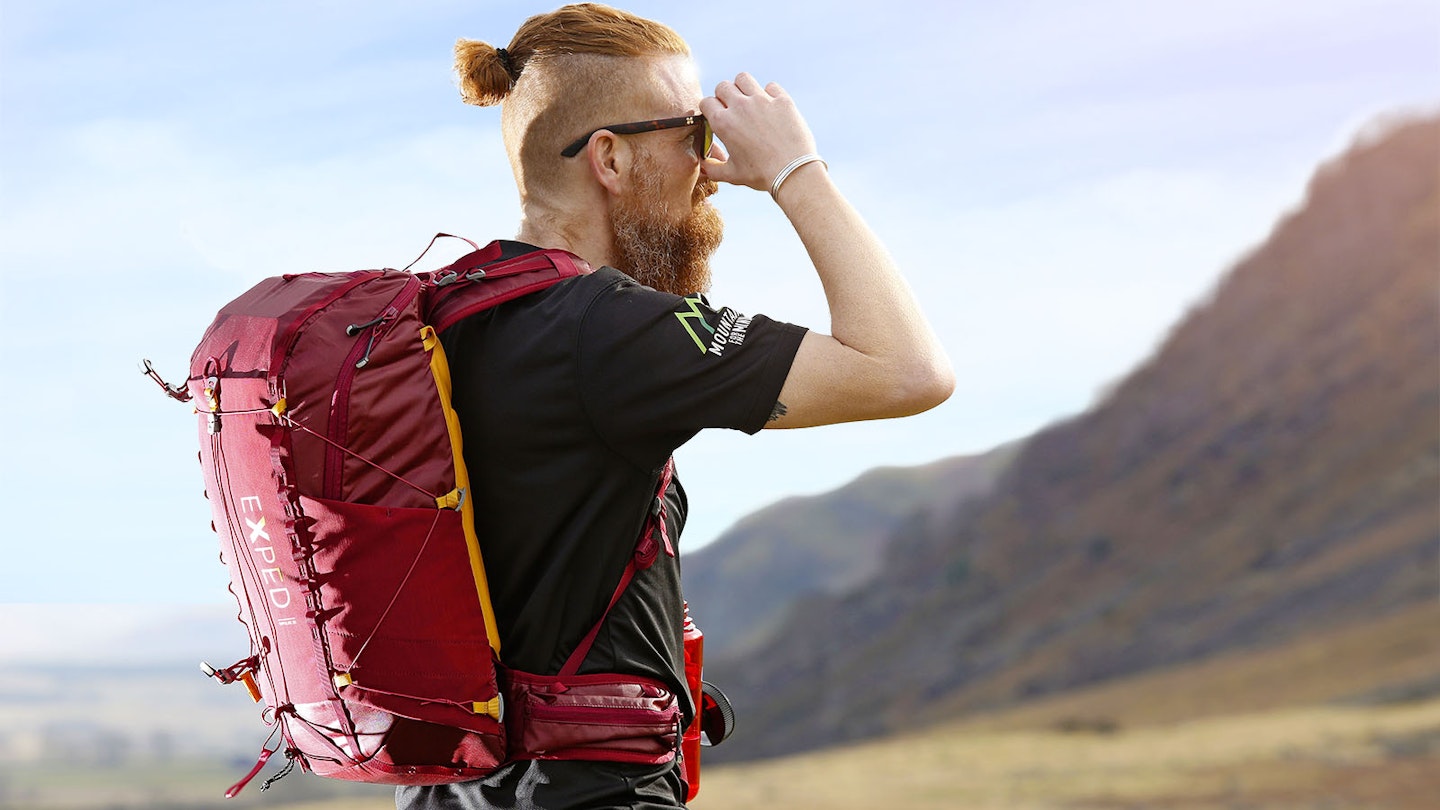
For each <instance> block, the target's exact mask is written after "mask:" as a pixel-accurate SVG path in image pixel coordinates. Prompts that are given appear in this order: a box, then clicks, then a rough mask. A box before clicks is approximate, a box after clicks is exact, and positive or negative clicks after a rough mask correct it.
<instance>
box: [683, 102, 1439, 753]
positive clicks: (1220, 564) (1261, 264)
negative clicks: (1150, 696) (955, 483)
mask: <svg viewBox="0 0 1440 810" xmlns="http://www.w3.org/2000/svg"><path fill="white" fill-rule="evenodd" d="M1437 167H1440V121H1435V120H1429V121H1423V122H1411V123H1408V124H1404V125H1398V126H1395V127H1393V128H1392V129H1391V130H1389V131H1388V132H1387V133H1385V134H1384V135H1383V137H1374V138H1370V139H1368V140H1365V141H1363V142H1360V143H1357V144H1356V145H1355V146H1354V147H1353V148H1352V149H1351V150H1350V151H1349V152H1348V153H1347V154H1345V155H1343V156H1342V157H1341V158H1339V159H1337V160H1335V161H1333V162H1332V163H1330V164H1328V165H1327V166H1325V167H1323V168H1322V169H1321V170H1320V171H1319V173H1318V174H1317V175H1316V177H1315V178H1314V180H1313V181H1312V183H1311V185H1310V187H1309V189H1308V194H1307V199H1306V202H1305V204H1304V206H1303V208H1302V209H1301V210H1300V211H1298V212H1296V213H1294V214H1293V215H1291V216H1289V217H1287V218H1286V219H1285V220H1283V221H1282V222H1281V223H1280V224H1279V225H1278V226H1277V227H1276V229H1275V230H1274V231H1273V233H1272V234H1271V236H1270V238H1269V239H1268V240H1267V241H1266V243H1265V244H1264V245H1262V246H1261V247H1260V248H1258V249H1257V250H1256V251H1255V252H1254V253H1253V254H1251V255H1250V256H1248V257H1247V258H1245V259H1244V260H1242V261H1241V262H1240V263H1239V264H1238V265H1237V266H1236V267H1235V268H1233V270H1232V271H1231V272H1230V273H1229V274H1228V276H1227V277H1226V279H1225V280H1224V281H1223V282H1222V284H1221V285H1220V287H1219V289H1218V290H1217V291H1216V293H1215V295H1214V296H1213V298H1212V299H1211V300H1210V301H1209V302H1207V303H1205V304H1204V305H1203V306H1201V307H1199V308H1197V309H1196V310H1195V311H1194V312H1192V313H1191V314H1190V315H1189V316H1188V317H1187V318H1186V319H1185V320H1184V321H1183V322H1182V323H1181V324H1180V325H1179V326H1178V327H1177V328H1176V329H1175V330H1174V332H1173V333H1172V334H1171V335H1170V337H1169V338H1168V339H1167V340H1166V342H1165V343H1164V345H1163V346H1162V347H1161V349H1160V350H1159V351H1158V352H1157V353H1156V354H1155V355H1154V356H1153V357H1152V358H1151V360H1149V361H1148V362H1147V363H1145V364H1144V365H1143V366H1142V367H1141V368H1140V369H1138V370H1137V371H1136V372H1134V373H1133V374H1132V375H1130V376H1129V377H1128V378H1127V379H1126V380H1125V381H1123V383H1122V384H1121V385H1119V386H1118V387H1117V388H1116V389H1115V390H1114V391H1113V392H1112V394H1111V395H1110V396H1109V397H1108V398H1107V399H1106V400H1105V401H1104V402H1103V403H1101V404H1100V405H1099V406H1098V407H1096V408H1095V409H1093V410H1092V411H1091V412H1089V413H1087V414H1084V415H1082V416H1081V417H1079V418H1076V419H1074V420H1072V421H1070V422H1068V423H1064V424H1060V425H1057V426H1054V427H1052V428H1051V429H1048V430H1046V431H1044V432H1042V433H1041V434H1039V435H1037V436H1035V437H1033V438H1032V439H1030V440H1029V441H1027V443H1026V445H1025V446H1024V449H1023V450H1022V451H1021V452H1020V455H1019V457H1018V458H1017V459H1016V460H1015V461H1014V463H1013V464H1012V465H1011V466H1010V467H1009V468H1008V469H1007V471H1006V473H1005V474H1004V476H1002V479H1001V480H1000V481H999V482H998V483H997V484H996V486H995V489H994V491H993V492H992V493H991V494H990V495H989V496H988V497H985V498H982V499H979V500H968V501H957V502H956V503H955V504H954V505H953V506H952V507H951V512H950V515H949V516H948V519H945V520H934V521H930V522H928V523H925V524H919V525H908V526H906V528H905V529H904V530H902V531H901V532H900V533H898V534H897V535H896V536H895V537H894V538H892V540H891V541H890V543H891V545H890V553H887V554H886V556H885V562H884V564H883V566H882V568H881V569H880V571H879V573H878V574H877V575H876V576H875V577H874V578H872V579H871V580H870V581H868V582H866V583H864V584H863V585H862V586H860V587H857V588H855V589H852V590H851V591H850V592H848V593H846V594H844V595H841V596H837V597H828V598H822V599H817V600H812V601H811V602H809V603H807V605H806V608H805V609H804V610H803V611H796V612H795V613H793V614H792V616H791V618H790V620H789V621H788V622H787V623H786V625H785V626H784V627H783V628H782V630H781V631H780V633H779V635H778V636H777V637H776V640H775V641H774V642H773V643H770V644H767V645H766V646H765V647H764V648H763V649H762V650H760V651H757V652H756V653H755V654H752V655H749V656H747V657H746V660H744V661H743V662H742V661H728V662H727V661H715V662H711V665H710V666H709V667H708V668H707V669H708V670H709V677H710V679H711V680H715V681H716V682H718V683H721V684H723V685H725V686H726V687H727V690H728V691H730V692H733V693H734V695H733V696H734V697H736V702H737V703H738V704H740V705H741V706H742V709H741V712H742V714H741V723H742V729H743V732H744V733H743V734H737V736H736V738H735V739H734V740H733V741H732V742H731V743H727V745H726V747H725V748H723V749H717V750H716V752H715V753H716V755H717V758H733V757H736V756H740V757H753V756H761V755H770V754H775V753H781V752H785V751H793V750H801V749H805V748H813V747H817V746H820V745H825V744H830V743H835V742H839V741H843V740H847V739H854V738H858V737H865V736H871V735H875V734H881V733H885V732H888V731H891V730H895V729H900V728H906V727H910V726H914V725H917V724H922V723H925V722H929V721H932V720H934V719H936V718H937V717H939V716H944V715H945V714H947V713H948V714H957V713H963V712H971V711H975V710H977V709H982V708H994V707H1000V706H1007V705H1013V704H1015V703H1018V702H1020V701H1023V700H1025V699H1028V698H1031V697H1034V696H1038V695H1042V694H1049V693H1055V692H1059V691H1062V690H1066V689H1071V688H1074V687H1076V686H1080V685H1084V684H1090V683H1096V682H1100V681H1104V680H1108V679H1113V678H1116V677H1119V676H1122V675H1127V674H1133V673H1136V672H1141V671H1145V670H1149V669H1153V668H1156V667H1161V666H1165V665H1172V664H1178V663H1181V662H1186V661H1193V660H1196V659H1200V658H1204V657H1207V656H1211V655H1214V654H1217V653H1220V652H1223V651H1231V650H1236V649H1245V648H1258V647H1265V646H1268V645H1273V644H1276V643H1279V642H1282V641H1286V640H1291V639H1296V638H1302V637H1305V636H1306V635H1307V634H1308V633H1312V632H1315V631H1317V630H1318V629H1321V628H1332V627H1335V626H1340V625H1344V624H1347V623H1352V622H1356V621H1361V620H1367V619H1373V618H1375V617H1379V616H1384V615H1387V614H1388V613H1390V612H1393V611H1396V610H1400V609H1403V608H1405V607H1406V606H1409V605H1413V604H1415V603H1417V602H1420V601H1423V600H1426V599H1433V598H1434V596H1435V593H1436V581H1435V572H1436V570H1437V564H1440V559H1437V551H1440V515H1437V506H1436V497H1435V496H1436V493H1437V491H1440V435H1437V426H1440V363H1437V342H1436V339H1437V327H1440V313H1437V300H1436V280H1437V279H1436V269H1437V267H1440V182H1437V181H1440V171H1437ZM1355 665H1356V666H1363V665H1364V664H1363V662H1355Z"/></svg>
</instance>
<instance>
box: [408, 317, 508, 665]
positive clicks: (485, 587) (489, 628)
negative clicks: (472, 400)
mask: <svg viewBox="0 0 1440 810" xmlns="http://www.w3.org/2000/svg"><path fill="white" fill-rule="evenodd" d="M420 340H421V342H423V343H424V344H425V351H427V352H430V373H431V374H433V375H434V376H435V387H436V388H437V389H438V390H439V391H440V407H441V408H443V409H444V410H445V426H446V427H447V428H448V429H449V431H450V452H451V455H452V456H453V457H454V459H455V486H456V489H457V492H456V493H452V494H456V495H457V496H458V490H465V491H466V492H469V490H470V475H469V473H467V472H466V471H465V456H464V455H463V454H462V452H461V450H462V447H463V445H462V444H461V441H460V417H459V415H457V414H456V413H455V409H454V408H452V407H450V387H451V386H450V364H449V363H447V362H445V348H444V347H443V346H441V345H440V338H439V337H438V336H437V335H436V334H435V329H434V327H431V326H425V327H422V328H421V329H420ZM457 499H458V500H459V501H460V503H459V506H460V519H461V522H462V524H463V525H464V527H465V545H466V547H468V548H469V550H470V570H471V572H472V573H473V574H474V575H475V592H476V593H477V594H478V595H479V597H480V610H481V611H482V612H483V613H484V614H485V634H486V635H487V636H489V637H490V647H491V649H493V650H494V651H495V655H496V656H497V657H498V656H499V655H500V630H499V627H498V626H497V625H496V624H495V608H494V606H493V605H491V604H490V582H489V580H487V579H486V578H485V561H484V560H482V559H481V558H480V540H479V538H478V537H476V536H475V499H474V498H468V497H467V498H463V499H459V498H457ZM447 500H448V499H447ZM451 508H454V507H453V506H452V507H451Z"/></svg>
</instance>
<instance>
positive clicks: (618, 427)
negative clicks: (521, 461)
mask: <svg viewBox="0 0 1440 810" xmlns="http://www.w3.org/2000/svg"><path fill="white" fill-rule="evenodd" d="M617 275H619V276H620V279H621V280H620V281H618V282H617V283H616V284H615V285H613V286H611V287H608V288H607V289H606V291H605V292H604V293H603V294H601V295H598V296H597V297H596V298H595V299H594V300H593V301H592V302H591V303H590V305H589V307H588V308H587V310H586V313H585V316H584V318H583V320H582V321H581V326H580V341H579V343H580V345H579V347H578V352H579V371H580V378H579V379H580V385H581V389H582V390H581V398H582V401H583V402H584V405H585V408H586V410H587V411H588V414H589V417H590V420H591V422H592V423H593V424H594V425H595V429H596V431H597V432H598V433H599V434H600V437H601V439H602V440H604V441H605V442H606V443H608V444H609V445H610V446H611V447H612V448H613V449H615V450H616V451H617V452H619V453H621V454H622V455H625V456H627V457H629V458H630V459H631V460H632V461H633V462H634V463H636V464H637V465H640V466H644V467H651V466H654V465H656V464H658V463H660V462H662V461H663V460H664V458H665V457H666V456H668V455H669V454H670V453H671V452H673V451H674V449H675V448H676V447H679V446H680V445H681V444H684V443H685V442H686V441H687V440H689V439H690V438H691V437H692V436H694V435H695V434H696V433H697V432H698V431H700V430H701V429H703V428H709V427H725V428H734V429H737V430H743V431H745V432H747V433H755V432H757V431H759V430H760V429H761V428H762V427H764V426H765V423H766V421H767V420H768V419H769V418H770V413H771V411H772V410H773V409H774V407H775V402H776V400H777V399H778V398H779V396H780V389H781V387H782V386H783V385H784V384H785V377H786V376H787V375H788V374H789V373H790V365H791V363H792V362H793V361H794V359H795V353H796V351H798V350H799V348H800V341H801V339H802V338H803V337H804V336H805V332H806V330H805V329H804V328H803V327H799V326H795V325H793V324H788V323H783V322H780V321H775V320H771V319H770V318H767V317H765V316H764V315H756V316H754V317H747V316H745V315H742V314H741V313H739V312H736V311H735V310H733V309H730V308H728V307H722V308H718V309H717V308H715V307H713V306H711V304H710V303H709V302H708V301H706V300H705V298H704V297H703V296H699V295H695V296H687V297H683V298H682V297H680V296H676V295H670V294H668V293H661V292H657V291H655V290H652V289H650V288H648V287H643V286H641V285H639V284H637V283H635V282H634V281H632V280H630V279H629V278H628V277H625V276H623V275H621V274H618V273H617Z"/></svg>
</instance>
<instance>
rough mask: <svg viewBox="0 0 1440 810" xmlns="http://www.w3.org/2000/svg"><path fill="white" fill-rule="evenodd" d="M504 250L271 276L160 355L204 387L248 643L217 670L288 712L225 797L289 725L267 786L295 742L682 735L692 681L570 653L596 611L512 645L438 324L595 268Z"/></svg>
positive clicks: (574, 749)
mask: <svg viewBox="0 0 1440 810" xmlns="http://www.w3.org/2000/svg"><path fill="white" fill-rule="evenodd" d="M467 241H468V240H467ZM432 244H433V241H432ZM471 244H472V246H474V243H471ZM500 256H501V249H500V245H499V243H491V244H490V245H488V246H486V247H485V248H483V249H482V248H479V247H476V250H475V251H474V252H472V253H470V254H468V255H466V256H464V257H462V258H461V259H460V260H458V261H457V262H455V263H454V264H452V265H450V266H448V267H445V268H443V269H441V270H437V271H434V272H431V273H420V274H411V273H408V272H405V271H399V270H362V271H357V272H352V273H306V274H303V275H286V276H281V277H278V278H270V279H267V280H265V281H262V282H260V283H259V284H257V285H256V286H255V287H254V288H252V289H251V290H249V291H248V292H246V293H245V294H244V295H241V296H240V297H239V298H237V299H235V300H234V301H232V302H231V303H230V304H228V305H226V306H225V307H224V308H223V309H222V310H221V311H220V313H219V315H218V316H216V318H215V321H214V323H213V324H212V325H211V326H210V328H209V330H208V331H207V332H206V333H205V336H204V338H202V339H201V341H200V345H199V346H198V347H197V348H196V349H195V353H194V355H193V357H192V358H191V367H190V377H189V380H188V383H187V386H186V387H185V388H183V389H182V388H179V387H178V386H171V385H168V384H166V383H165V382H164V381H163V380H161V379H160V377H159V375H158V374H156V373H155V372H154V370H153V368H151V367H150V365H149V363H148V361H147V362H146V370H147V374H149V375H150V376H151V377H153V378H154V379H155V380H156V382H158V383H160V384H161V386H162V387H164V388H165V389H166V391H167V392H168V393H169V394H170V395H171V396H172V397H174V398H176V399H179V400H181V401H190V402H194V403H195V404H196V408H195V410H196V412H197V413H198V414H199V415H200V448H201V449H200V463H201V466H202V467H203V468H204V474H205V490H206V495H207V497H208V498H209V499H210V502H211V506H212V509H213V512H214V516H215V521H214V524H213V525H214V527H215V529H216V531H217V533H218V534H219V538H220V548H221V556H222V558H223V559H224V561H225V564H226V566H227V567H228V568H229V571H230V580H231V585H230V589H231V591H232V592H233V593H234V595H235V598H236V600H237V602H238V603H239V607H240V614H239V618H240V620H241V621H242V622H243V623H244V625H245V626H246V629H247V630H248V631H249V635H250V655H249V656H248V657H246V658H244V659H242V660H241V661H238V662H237V663H235V664H233V665H231V666H229V667H226V668H224V669H215V668H213V667H210V666H209V665H208V664H207V665H202V667H203V668H204V669H205V670H206V672H207V674H210V675H212V676H214V677H216V678H218V679H219V680H220V681H221V682H224V683H231V682H235V681H240V682H243V683H244V684H245V685H246V686H247V688H248V689H249V690H250V692H251V695H252V696H253V697H254V698H255V700H256V701H257V702H263V703H264V704H265V707H266V708H265V710H264V713H263V717H264V718H265V721H266V723H267V724H269V725H271V726H272V727H273V730H272V732H271V738H270V739H268V740H267V741H266V743H265V745H263V746H262V750H261V755H260V761H259V762H257V763H256V765H255V767H254V769H252V770H251V772H250V773H249V774H248V775H247V776H246V777H245V778H244V779H242V780H241V781H240V782H239V783H237V784H236V785H235V786H234V787H232V788H231V789H230V790H229V791H228V792H227V794H226V795H227V796H234V795H235V794H236V793H238V792H239V791H240V790H241V789H242V788H243V787H244V786H245V784H246V783H248V782H249V781H250V779H252V778H253V777H254V776H255V775H256V774H257V773H259V771H260V769H261V768H262V767H263V766H264V764H265V762H266V761H267V760H268V759H269V758H270V756H271V755H273V754H274V753H275V751H277V750H280V748H281V745H282V744H281V743H275V744H274V745H273V746H272V745H271V742H272V741H273V739H274V737H275V734H276V733H277V732H278V733H279V734H280V736H281V737H282V738H283V748H284V752H285V755H286V756H287V757H288V758H289V759H290V760H291V762H290V764H289V765H288V766H287V767H286V769H285V771H283V772H282V773H281V774H279V775H277V776H275V777H272V778H271V780H269V781H267V782H266V784H265V787H268V786H269V784H270V782H273V781H274V780H275V779H278V778H279V777H280V776H283V775H284V773H285V772H288V771H289V769H290V768H291V767H293V766H294V765H295V764H296V763H298V764H299V765H300V766H301V767H302V768H303V769H304V770H307V771H312V772H314V773H317V774H320V775H322V776H329V777H334V778H339V779H348V780H354V781H362V782H380V783H388V784H405V785H425V784H439V783H444V782H459V781H466V780H471V779H476V778H479V777H482V776H485V775H486V774H488V773H490V772H492V771H493V770H494V769H495V768H496V767H498V766H499V765H501V764H503V763H505V762H507V761H510V760H514V759H592V760H605V761H621V762H637V763H652V764H653V763H662V762H668V761H670V760H671V759H673V758H674V757H675V756H676V755H677V751H678V749H679V747H680V733H679V732H680V729H679V728H678V726H679V723H680V718H681V710H680V706H679V699H677V696H676V695H674V694H673V693H672V692H671V691H670V690H669V689H668V688H667V687H666V686H665V685H664V684H663V683H661V682H659V681H654V680H651V679H646V678H639V677H634V676H621V675H613V676H612V675H583V676H581V675H577V674H575V673H576V671H577V670H578V669H579V666H580V663H581V662H582V661H583V659H584V657H585V654H586V653H587V652H588V651H589V647H590V643H591V642H592V641H593V640H594V637H595V630H598V629H599V626H600V622H603V621H604V616H603V615H602V616H601V617H600V621H598V622H597V623H596V625H595V628H594V629H593V630H592V631H591V632H590V634H589V635H588V636H587V637H586V639H585V640H584V641H583V642H582V643H581V645H580V646H579V647H578V648H577V649H576V650H575V651H574V653H573V654H572V655H571V656H570V660H569V661H568V662H567V664H566V666H565V668H564V670H562V672H561V673H560V675H557V676H540V675H533V674H529V673H523V672H516V671H512V670H508V669H506V668H505V667H504V666H503V665H501V664H500V659H499V654H500V638H499V633H498V632H497V630H496V625H495V617H494V612H493V610H492V608H491V605H490V594H489V588H488V585H487V583H486V579H485V567H484V563H483V561H482V560H481V556H480V547H479V543H478V540H477V538H476V536H475V529H474V520H473V513H472V505H471V499H470V498H469V497H468V492H469V481H468V478H467V475H466V471H465V462H464V458H463V456H462V453H461V441H460V433H459V423H458V420H457V417H456V415H455V412H454V411H453V410H452V409H451V407H450V377H449V370H448V367H447V365H446V362H445V356H444V350H443V349H442V348H441V344H440V340H439V334H440V333H442V332H443V331H445V329H447V328H448V327H449V326H451V325H453V324H455V323H456V322H458V321H459V320H460V319H462V318H465V317H466V316H468V315H471V314H474V313H476V312H479V311H482V310H485V309H488V308H490V307H493V306H496V305H498V304H500V303H503V302H505V301H509V300H511V299H514V298H517V297H519V296H522V295H526V294H527V293H530V292H534V291H537V290H541V289H545V288H547V287H549V286H550V285H552V284H554V283H556V282H559V281H562V280H564V279H567V278H571V277H574V276H576V275H579V274H580V273H582V272H585V268H586V265H585V263H584V261H583V260H581V259H580V258H578V257H576V256H574V255H572V254H570V253H566V252H564V251H558V250H542V251H538V252H534V253H528V254H525V255H522V256H519V257H516V258H513V259H509V260H505V261H500ZM670 475H671V467H670V465H667V466H666V469H665V471H664V473H663V474H662V475H661V477H660V478H661V480H660V481H659V482H658V491H659V493H660V494H663V493H664V491H665V487H666V486H668V484H669V479H670ZM657 497H658V496H657ZM658 500H659V502H660V503H661V504H662V505H663V497H660V498H658ZM657 533H658V534H660V535H661V537H662V539H663V534H664V520H663V512H661V511H660V510H654V511H653V512H652V516H651V518H650V520H649V521H648V522H647V525H646V528H645V530H644V532H643V533H642V535H641V537H640V538H639V540H638V542H637V547H636V553H635V554H634V555H633V556H632V559H631V562H630V564H629V566H628V567H627V569H626V571H625V573H624V575H623V576H622V579H621V582H620V585H619V587H618V588H617V589H616V591H615V595H614V597H613V598H612V599H611V602H610V604H611V605H612V606H613V605H614V603H615V601H617V600H618V599H619V597H620V594H621V593H622V592H623V591H624V589H625V588H626V586H627V585H628V584H629V581H630V579H631V578H632V577H633V576H634V574H635V572H636V571H637V570H639V569H640V568H643V567H645V566H646V565H648V564H649V561H651V560H653V559H654V555H655V553H656V550H657V548H658V546H659V541H658V540H657V539H656V537H655V535H656V534H657ZM666 545H667V546H668V543H666ZM607 612H608V608H607Z"/></svg>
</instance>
